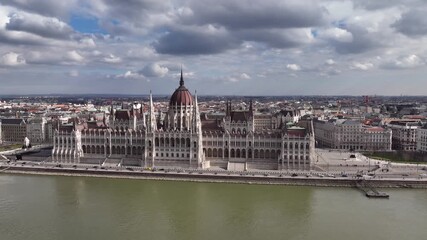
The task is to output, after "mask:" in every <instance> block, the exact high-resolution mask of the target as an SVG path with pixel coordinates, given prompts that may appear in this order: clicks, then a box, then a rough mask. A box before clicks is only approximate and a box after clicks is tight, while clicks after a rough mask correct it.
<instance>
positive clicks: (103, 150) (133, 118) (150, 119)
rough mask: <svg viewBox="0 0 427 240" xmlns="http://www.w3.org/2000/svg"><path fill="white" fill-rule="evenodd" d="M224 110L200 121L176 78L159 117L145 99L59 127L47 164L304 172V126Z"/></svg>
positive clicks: (282, 117) (307, 127)
mask: <svg viewBox="0 0 427 240" xmlns="http://www.w3.org/2000/svg"><path fill="white" fill-rule="evenodd" d="M225 105H226V106H225V107H224V110H225V114H222V115H220V117H218V116H209V114H207V113H201V112H200V111H199V106H198V103H197V94H195V95H194V97H193V96H192V95H191V93H190V91H189V90H188V89H187V88H186V87H185V86H184V79H183V75H182V71H181V78H180V82H179V87H178V88H177V89H176V90H175V92H174V93H173V94H172V96H171V97H170V101H169V108H168V111H167V112H160V111H156V109H155V107H154V104H153V99H152V95H151V93H150V99H149V103H148V109H147V108H144V107H143V104H141V103H134V104H133V106H132V107H131V108H130V109H114V108H113V106H111V110H110V112H109V114H104V119H103V120H102V121H98V122H97V121H86V122H84V123H81V122H74V123H73V124H68V125H60V126H58V128H57V129H56V130H55V133H54V138H53V150H52V159H53V161H56V162H64V163H91V164H107V165H108V164H111V165H121V166H141V167H146V168H154V167H155V168H160V167H161V168H193V169H209V168H222V169H228V170H236V171H240V170H242V171H243V170H256V169H258V170H285V171H287V170H310V162H311V160H312V158H313V155H314V135H313V127H312V121H311V120H306V121H305V122H304V121H300V123H299V124H290V123H292V122H295V120H298V119H299V116H297V114H296V113H295V112H293V113H292V112H291V113H290V112H287V111H280V112H278V113H275V114H261V113H258V112H256V110H255V109H254V108H253V104H252V102H251V103H250V104H249V108H248V109H244V110H234V109H233V106H232V104H231V102H228V101H227V102H226V104H225ZM289 121H291V122H289Z"/></svg>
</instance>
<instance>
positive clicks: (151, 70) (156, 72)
mask: <svg viewBox="0 0 427 240" xmlns="http://www.w3.org/2000/svg"><path fill="white" fill-rule="evenodd" d="M168 72H169V69H168V68H167V67H165V66H161V65H160V64H158V63H151V64H148V65H146V66H145V67H144V68H143V69H142V70H141V71H140V73H142V74H143V75H144V76H146V77H164V76H165V75H166V74H167V73H168Z"/></svg>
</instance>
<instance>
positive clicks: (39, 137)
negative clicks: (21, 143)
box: [26, 117, 47, 145]
mask: <svg viewBox="0 0 427 240" xmlns="http://www.w3.org/2000/svg"><path fill="white" fill-rule="evenodd" d="M46 123H47V121H46V118H45V117H35V118H31V119H28V120H27V124H26V126H27V137H28V139H29V140H30V142H31V144H33V145H34V143H44V142H46Z"/></svg>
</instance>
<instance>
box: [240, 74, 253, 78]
mask: <svg viewBox="0 0 427 240" xmlns="http://www.w3.org/2000/svg"><path fill="white" fill-rule="evenodd" d="M240 79H251V76H249V74H247V73H242V74H240Z"/></svg>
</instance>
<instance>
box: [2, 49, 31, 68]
mask: <svg viewBox="0 0 427 240" xmlns="http://www.w3.org/2000/svg"><path fill="white" fill-rule="evenodd" d="M24 64H25V59H24V58H23V57H22V56H21V55H20V54H17V53H14V52H8V53H5V54H3V55H2V56H1V57H0V66H7V67H14V66H19V65H24Z"/></svg>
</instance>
